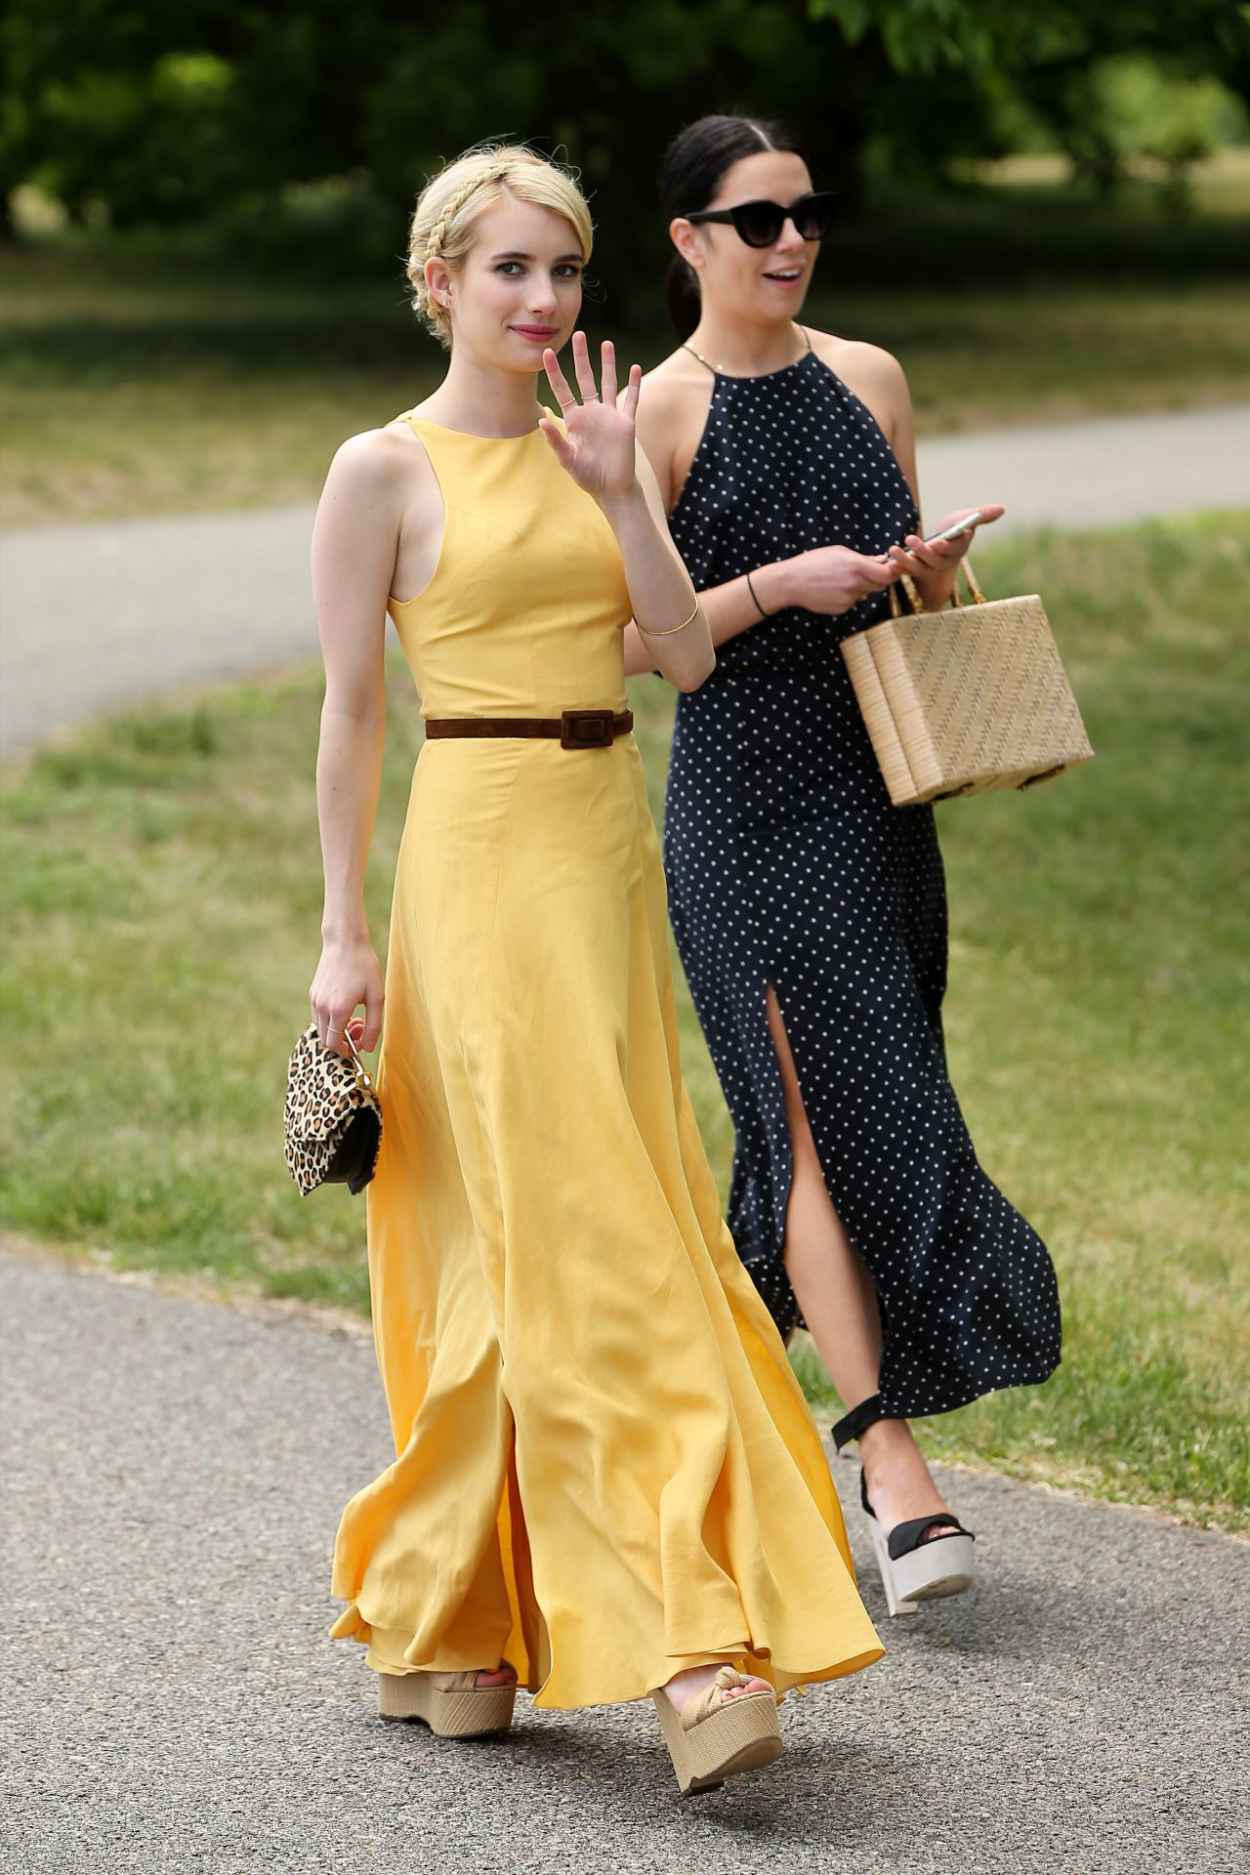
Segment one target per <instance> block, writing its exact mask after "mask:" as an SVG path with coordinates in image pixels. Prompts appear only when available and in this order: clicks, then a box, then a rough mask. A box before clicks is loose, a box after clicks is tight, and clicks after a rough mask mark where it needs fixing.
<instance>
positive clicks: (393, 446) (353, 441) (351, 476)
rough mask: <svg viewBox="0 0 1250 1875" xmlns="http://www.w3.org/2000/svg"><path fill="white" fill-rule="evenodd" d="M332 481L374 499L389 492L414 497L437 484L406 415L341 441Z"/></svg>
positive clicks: (419, 440) (418, 438)
mask: <svg viewBox="0 0 1250 1875" xmlns="http://www.w3.org/2000/svg"><path fill="white" fill-rule="evenodd" d="M329 480H331V481H332V482H333V483H334V484H335V486H336V487H337V488H338V489H339V490H340V491H342V492H344V493H348V494H352V495H358V496H361V497H362V498H364V499H368V500H374V501H377V500H381V499H385V498H386V497H387V496H388V495H394V496H395V497H396V498H397V499H401V500H411V498H412V496H413V494H414V493H417V492H419V491H420V490H421V489H422V488H423V487H425V486H426V485H429V486H431V487H432V486H434V483H435V478H434V470H433V465H432V464H431V462H430V459H429V456H428V455H427V453H426V448H425V444H424V443H423V442H422V441H421V438H420V437H419V436H417V435H416V433H415V432H414V430H413V429H412V426H411V424H409V423H408V422H406V421H405V419H404V418H403V417H396V418H395V420H394V421H393V422H391V423H387V424H384V425H383V426H382V427H381V428H380V429H376V430H361V431H360V432H359V433H358V434H357V435H355V436H349V437H348V438H347V440H346V441H345V442H343V443H340V444H339V446H338V449H337V450H336V451H335V454H334V460H333V462H332V463H331V465H330V476H329Z"/></svg>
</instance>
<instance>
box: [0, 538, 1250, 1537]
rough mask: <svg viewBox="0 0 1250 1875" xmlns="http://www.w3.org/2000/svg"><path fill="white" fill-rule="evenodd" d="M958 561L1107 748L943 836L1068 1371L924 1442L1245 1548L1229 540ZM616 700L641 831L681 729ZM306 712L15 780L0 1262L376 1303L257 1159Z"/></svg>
mask: <svg viewBox="0 0 1250 1875" xmlns="http://www.w3.org/2000/svg"><path fill="white" fill-rule="evenodd" d="M979 558H980V562H981V565H980V570H981V572H982V573H983V575H985V576H986V584H987V585H988V586H989V587H990V589H991V590H996V591H1000V592H1003V591H1009V590H1015V591H1020V590H1024V591H1032V590H1036V589H1038V588H1040V589H1041V590H1042V591H1043V592H1044V593H1045V594H1046V597H1047V600H1048V603H1049V606H1050V610H1051V615H1052V618H1053V620H1054V622H1055V625H1056V629H1057V633H1058V635H1059V638H1060V642H1061V645H1062V647H1063V649H1064V651H1065V654H1066V657H1067V661H1068V663H1069V666H1070V669H1071V671H1072V673H1073V677H1074V681H1075V683H1076V686H1077V689H1078V692H1079V694H1080V696H1081V699H1082V703H1083V705H1084V709H1085V713H1086V719H1087V723H1088V726H1089V729H1090V733H1091V736H1092V738H1093V741H1094V743H1095V745H1096V747H1097V749H1098V752H1099V753H1098V760H1097V761H1096V762H1095V763H1094V764H1093V765H1092V766H1091V767H1090V768H1088V769H1086V770H1084V771H1082V772H1079V773H1078V774H1076V775H1073V776H1070V777H1068V778H1066V779H1065V780H1063V781H1062V782H1060V783H1059V784H1058V785H1056V786H1055V787H1053V788H1050V789H1042V790H1039V791H1038V792H1037V793H1035V794H1031V795H1025V796H1019V797H1017V796H991V797H986V798H982V799H979V800H974V801H968V802H958V803H951V804H950V805H948V806H947V807H946V808H944V809H943V810H942V827H943V838H944V845H945V851H946V855H947V864H948V870H949V875H950V893H951V903H952V913H953V937H952V973H951V974H952V988H951V994H950V998H949V1002H948V1033H949V1042H950V1054H951V1061H952V1068H953V1072H954V1075H955V1080H956V1084H957V1087H958V1089H959V1092H960V1095H961V1098H962V1100H963V1103H964V1106H965V1109H966V1112H967V1115H968V1118H969V1122H970V1124H971V1127H972V1131H973V1134H974V1137H975V1138H976V1140H977V1144H978V1148H979V1151H980V1154H981V1157H982V1159H983V1161H984V1163H985V1165H986V1166H987V1168H988V1170H989V1171H990V1172H991V1174H992V1175H993V1176H994V1177H995V1178H997V1179H998V1180H999V1182H1000V1183H1001V1184H1003V1186H1004V1187H1005V1189H1006V1190H1007V1192H1008V1193H1009V1194H1010V1196H1011V1197H1012V1198H1013V1199H1014V1201H1015V1202H1017V1203H1018V1204H1019V1205H1020V1206H1021V1208H1022V1209H1023V1210H1024V1211H1025V1212H1026V1213H1027V1214H1028V1215H1029V1217H1030V1218H1032V1219H1033V1220H1034V1222H1035V1223H1036V1224H1037V1225H1038V1227H1039V1228H1040V1229H1041V1231H1042V1232H1043V1234H1044V1235H1045V1237H1046V1238H1047V1241H1048V1242H1049V1243H1050V1245H1051V1247H1052V1249H1053V1252H1054V1255H1055V1259H1056V1262H1057V1264H1058V1267H1059V1270H1060V1278H1061V1283H1062V1287H1063V1294H1064V1300H1065V1307H1066V1315H1067V1345H1066V1357H1065V1362H1064V1365H1063V1367H1062V1369H1061V1371H1060V1373H1059V1374H1058V1376H1057V1377H1056V1378H1055V1379H1054V1380H1053V1381H1052V1382H1051V1383H1050V1384H1049V1385H1047V1386H1046V1387H1044V1388H1040V1389H1032V1390H1028V1391H1025V1392H1020V1393H1006V1394H1002V1395H998V1396H996V1397H993V1398H991V1399H988V1400H986V1401H983V1402H981V1403H979V1404H978V1405H976V1406H975V1407H972V1408H970V1409H968V1410H967V1411H965V1412H961V1413H959V1414H955V1415H952V1416H950V1417H949V1418H946V1419H938V1420H933V1421H930V1422H928V1424H927V1426H926V1429H925V1439H926V1442H927V1444H928V1446H929V1448H930V1449H931V1450H932V1451H933V1452H935V1453H937V1454H939V1455H941V1456H944V1457H950V1458H957V1459H967V1460H971V1461H976V1462H989V1463H992V1464H994V1465H997V1466H999V1467H1001V1468H1003V1469H1005V1470H1008V1471H1012V1472H1015V1473H1017V1474H1020V1475H1023V1476H1029V1477H1036V1478H1043V1479H1051V1480H1054V1481H1057V1482H1068V1483H1073V1484H1076V1485H1078V1486H1082V1487H1084V1488H1087V1489H1089V1490H1091V1491H1093V1492H1096V1493H1100V1494H1102V1495H1107V1496H1111V1497H1120V1498H1124V1499H1128V1500H1133V1501H1145V1502H1151V1503H1157V1504H1160V1505H1163V1506H1167V1507H1171V1508H1174V1509H1177V1510H1179V1511H1181V1512H1182V1514H1184V1515H1187V1516H1189V1517H1192V1518H1195V1519H1197V1520H1200V1521H1204V1522H1211V1523H1214V1524H1219V1525H1222V1526H1223V1527H1225V1528H1230V1529H1250V1431H1248V1428H1247V1423H1246V1410H1245V1403H1246V1399H1247V1397H1248V1394H1250V1302H1248V1294H1247V1292H1248V1290H1250V1168H1248V1166H1247V1159H1246V1153H1245V1138H1244V1129H1245V1098H1244V1090H1245V1087H1246V1085H1247V1070H1248V1069H1250V1039H1248V1037H1247V1032H1246V1025H1245V1022H1244V1011H1245V1007H1246V1000H1247V994H1248V993H1250V951H1248V949H1247V946H1246V941H1245V931H1246V918H1247V910H1248V906H1247V879H1246V870H1247V868H1246V837H1245V826H1246V810H1247V807H1250V788H1248V786H1247V779H1246V770H1245V761H1244V751H1245V742H1244V719H1245V708H1244V699H1245V695H1246V686H1247V682H1248V681H1250V652H1248V650H1247V645H1246V636H1245V630H1244V619H1243V612H1244V605H1243V601H1242V597H1241V595H1243V594H1244V592H1245V590H1246V586H1247V582H1248V581H1250V515H1235V516H1224V517H1209V518H1206V519H1203V520H1200V521H1195V522H1190V523H1186V524H1183V525H1182V524H1167V525H1155V526H1152V527H1149V528H1142V529H1139V530H1134V531H1131V532H1126V533H1123V534H1114V535H1105V536H1086V537H1080V536H1061V537H1060V536H1056V537H1053V538H1042V539H1032V540H1021V541H1019V542H1016V543H1012V542H1008V543H1005V544H1004V545H1002V546H1001V547H999V548H996V549H994V550H992V551H989V552H986V553H984V554H982V555H981V556H979ZM635 689H636V707H637V708H638V710H639V712H640V715H641V719H642V739H643V742H644V745H645V751H646V755H647V760H648V765H649V769H650V774H651V780H652V787H653V794H654V798H655V800H656V802H657V804H658V802H659V800H660V798H661V794H662V786H663V768H664V761H665V755H666V747H667V733H668V724H669V719H670V715H671V702H672V699H671V695H670V694H668V693H666V692H665V690H664V689H663V688H662V687H661V686H660V685H659V684H657V683H654V682H652V681H647V682H645V683H642V684H639V685H637V686H635ZM391 697H392V701H391V730H390V735H389V738H388V747H387V755H386V769H385V778H384V786H383V797H382V808H381V818H380V825H379V833H378V838H377V841H376V843H375V850H374V855H373V862H372V867H371V872H370V878H369V899H370V906H371V915H372V920H373V926H374V930H375V934H377V935H378V936H379V937H381V936H382V935H383V934H384V932H385V914H386V905H387V895H388V886H389V880H390V877H391V872H392V867H393V864H394V858H395V851H396V846H397V842H398V838H399V833H400V828H401V822H402V816H403V812H404V807H405V802H406V797H407V792H408V785H409V777H410V771H411V765H412V760H413V756H414V753H415V751H416V748H417V746H418V742H419V733H420V732H419V719H418V715H417V709H416V703H415V699H414V696H413V694H412V690H411V686H410V684H409V682H408V679H407V677H406V675H405V673H404V672H403V670H402V669H401V668H398V667H397V668H396V669H395V670H394V673H393V682H392V685H391ZM318 703H319V684H318V680H317V677H316V675H315V674H314V673H310V672H302V673H299V674H296V675H294V676H292V677H290V678H288V679H285V680H282V681H278V682H273V683H268V684H264V685H253V686H249V687H243V688H237V689H232V690H229V691H223V692H215V693H213V694H211V695H209V696H207V697H206V698H204V699H203V700H202V701H199V702H198V703H192V704H190V705H188V706H185V707H175V706H170V707H168V708H154V709H149V710H145V711H144V712H142V713H141V714H136V715H133V716H129V717H126V718H123V719H120V720H118V721H116V722H114V723H112V724H109V725H107V726H102V727H100V728H97V729H94V730H92V731H91V732H90V733H89V734H86V735H84V736H82V737H80V738H78V739H76V740H74V741H73V742H71V743H69V744H67V745H66V746H64V747H60V748H57V749H54V750H47V751H44V752H42V753H41V754H39V755H37V756H36V757H34V758H33V759H32V760H31V761H30V762H29V763H28V764H26V765H25V766H24V767H23V768H22V769H20V770H17V771H12V772H10V774H9V775H8V776H7V778H6V784H5V796H6V798H5V802H4V806H5V810H6V811H5V814H4V821H5V828H6V831H5V833H4V849H5V850H4V852H3V855H2V857H3V862H4V867H5V876H6V878H7V879H8V881H9V882H10V896H11V902H12V907H13V909H12V911H11V914H10V919H9V944H8V947H7V954H6V956H5V957H4V959H3V977H2V982H0V994H2V996H3V1008H4V1013H5V1016H6V1020H7V1027H8V1030H9V1033H10V1034H11V1035H20V1036H21V1037H22V1038H24V1046H23V1048H22V1049H21V1050H20V1051H18V1053H17V1054H16V1055H15V1056H14V1069H15V1070H17V1069H18V1068H20V1067H21V1061H22V1059H23V1058H24V1059H25V1062H26V1066H25V1068H22V1070H21V1072H20V1074H19V1073H18V1072H17V1071H14V1072H11V1074H10V1076H9V1090H8V1093H7V1095H6V1104H7V1108H8V1111H7V1113H6V1115H5V1116H4V1117H5V1124H4V1127H3V1138H4V1139H5V1140H6V1141H8V1142H9V1143H8V1145H7V1147H6V1148H5V1149H4V1153H3V1158H2V1159H0V1219H2V1220H3V1222H4V1223H5V1224H6V1225H7V1226H8V1227H9V1228H10V1229H12V1230H14V1231H16V1232H19V1233H25V1234H27V1235H29V1236H33V1237H39V1238H44V1239H49V1240H52V1241H55V1242H57V1243H60V1244H62V1245H64V1246H65V1247H67V1248H68V1249H71V1250H73V1249H81V1248H89V1249H92V1250H93V1251H95V1252H96V1253H97V1254H101V1255H104V1256H106V1257H107V1259H108V1260H109V1261H111V1262H112V1263H113V1264H114V1265H115V1266H117V1267H125V1268H140V1267H141V1268H150V1269H155V1270H158V1271H161V1272H164V1273H166V1274H174V1275H193V1276H196V1277H204V1278H207V1279H208V1280H210V1281H212V1282H222V1283H228V1284H236V1285H244V1286H246V1287H249V1288H252V1289H254V1290H258V1291H260V1292H262V1293H267V1294H270V1295H275V1296H295V1297H303V1298H307V1299H312V1300H316V1301H322V1302H333V1303H338V1304H342V1305H345V1306H347V1307H349V1308H355V1309H363V1308H364V1307H365V1305H366V1279H365V1272H364V1263H363V1256H362V1247H361V1232H362V1222H363V1219H362V1213H361V1209H360V1206H359V1205H358V1204H354V1203H353V1202H352V1201H350V1200H348V1199H347V1197H346V1196H345V1195H343V1194H340V1193H324V1192H323V1193H320V1194H318V1195H316V1196H314V1198H312V1199H311V1200H301V1199H300V1198H299V1197H298V1195H297V1194H296V1192H295V1189H294V1187H293V1186H292V1185H291V1184H290V1183H289V1182H288V1181H287V1180H286V1177H285V1173H284V1171H283V1169H282V1162H281V1149H280V1138H279V1125H280V1112H281V1097H282V1088H283V1079H284V1072H285V1056H286V1052H287V1050H288V1049H289V1047H290V1044H291V1042H292V1040H293V1038H294V1035H295V1032H296V1030H297V1028H298V1027H299V1026H300V1024H301V1023H302V1022H303V1020H304V1019H305V1012H306V1004H305V1000H304V992H305V988H306V985H307V982H308V980H309V977H310V975H311V972H312V969H313V966H314V963H315V960H316V945H317V927H318V916H319V910H320V883H319V868H318V857H317V842H316V827H315V819H314V808H313V798H312V780H311V775H312V761H313V754H314V744H315V738H316V726H317V710H318ZM683 1025H684V1034H683V1040H684V1046H685V1049H686V1058H687V1062H688V1068H689V1073H690V1078H691V1082H692V1086H693V1091H694V1095H695V1099H696V1104H697V1107H698V1111H699V1115H700V1120H701V1123H702V1125H703V1127H704V1131H705V1137H706V1140H707V1142H708V1146H709V1150H710V1151H711V1153H712V1156H713V1159H714V1161H715V1163H716V1166H717V1170H718V1173H719V1174H720V1176H721V1177H722V1179H723V1178H724V1176H725V1174H726V1172H727V1169H728V1158H729V1148H730V1137H729V1130H728V1126H727V1122H726V1117H725V1114H724V1109H723V1106H722V1104H721V1101H720V1096H719V1093H718V1090H717V1087H716V1083H715V1079H714V1076H713V1075H712V1072H711V1069H710V1066H709V1064H708V1061H707V1057H706V1054H705V1052H704V1050H703V1046H702V1043H701V1040H700V1038H699V1036H698V1033H697V1030H696V1027H695V1025H694V1022H693V1019H692V1017H691V1014H690V1011H689V1007H688V1005H686V1006H684V1009H683ZM19 1080H20V1083H21V1084H20V1087H19V1085H18V1082H19ZM1239 1090H1240V1091H1239ZM799 1359H800V1362H801V1364H802V1366H803V1371H804V1378H805V1381H806V1383H807V1385H808V1387H809V1391H810V1392H811V1393H812V1395H813V1397H814V1398H815V1399H816V1400H818V1401H819V1400H820V1399H821V1398H822V1397H827V1383H825V1382H824V1379H823V1376H822V1375H821V1374H820V1373H819V1371H818V1370H817V1369H816V1368H815V1367H814V1365H813V1363H812V1361H811V1358H810V1356H809V1355H806V1354H800V1356H799Z"/></svg>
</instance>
